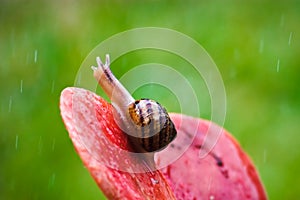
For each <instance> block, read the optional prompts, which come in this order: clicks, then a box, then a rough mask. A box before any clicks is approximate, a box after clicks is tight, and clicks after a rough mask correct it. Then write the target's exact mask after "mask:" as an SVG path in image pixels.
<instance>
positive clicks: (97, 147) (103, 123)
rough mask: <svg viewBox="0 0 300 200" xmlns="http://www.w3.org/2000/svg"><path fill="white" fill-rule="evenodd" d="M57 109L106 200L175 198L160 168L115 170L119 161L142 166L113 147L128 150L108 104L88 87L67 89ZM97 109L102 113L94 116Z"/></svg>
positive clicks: (133, 165)
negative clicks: (153, 169)
mask: <svg viewBox="0 0 300 200" xmlns="http://www.w3.org/2000/svg"><path fill="white" fill-rule="evenodd" d="M60 109H61V115H62V118H63V121H64V123H65V125H66V128H67V130H68V132H69V135H70V138H71V139H72V142H73V144H74V147H75V149H76V151H77V153H78V154H79V156H80V157H81V159H82V161H83V163H84V165H85V166H86V167H87V168H88V170H89V171H90V173H91V175H92V177H93V178H94V179H95V181H96V182H97V184H98V185H99V187H100V188H101V190H102V191H103V192H104V194H105V195H106V196H107V198H108V199H149V198H151V199H153V198H154V199H175V198H174V196H173V193H172V191H171V190H170V187H169V185H168V184H167V182H166V180H165V178H164V176H163V175H162V174H161V172H160V171H155V172H147V173H129V172H124V171H120V170H118V169H114V165H119V164H120V165H124V166H125V165H127V166H128V170H130V168H133V169H135V168H140V167H145V166H144V165H143V164H142V163H140V162H139V161H140V160H138V159H137V158H134V157H129V156H127V157H124V153H123V150H122V149H121V148H119V147H116V144H117V145H120V146H121V147H122V148H123V149H126V150H130V147H129V146H128V143H127V140H126V137H125V136H124V134H123V133H122V132H121V130H120V129H119V128H118V127H117V125H116V123H115V122H114V120H113V116H112V112H111V105H110V104H108V103H107V102H105V101H104V100H103V99H102V98H100V97H99V96H97V95H96V94H94V93H92V92H89V91H87V90H84V89H79V88H66V89H65V90H63V92H62V94H61V99H60ZM99 109H101V115H99V116H96V115H98V114H97V112H98V111H99ZM97 117H98V119H97ZM98 120H99V121H98ZM121 139H122V141H121Z"/></svg>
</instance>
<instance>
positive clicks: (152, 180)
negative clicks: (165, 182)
mask: <svg viewBox="0 0 300 200" xmlns="http://www.w3.org/2000/svg"><path fill="white" fill-rule="evenodd" d="M150 180H151V182H152V184H153V185H156V184H158V183H159V181H158V180H156V179H154V178H150Z"/></svg>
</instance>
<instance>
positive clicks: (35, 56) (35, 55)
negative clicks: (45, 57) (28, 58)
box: [34, 49, 38, 63]
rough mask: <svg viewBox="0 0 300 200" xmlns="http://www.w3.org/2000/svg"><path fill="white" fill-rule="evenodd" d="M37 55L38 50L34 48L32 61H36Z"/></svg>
mask: <svg viewBox="0 0 300 200" xmlns="http://www.w3.org/2000/svg"><path fill="white" fill-rule="evenodd" d="M37 56H38V50H37V49H36V50H35V51H34V62H35V63H36V62H37Z"/></svg>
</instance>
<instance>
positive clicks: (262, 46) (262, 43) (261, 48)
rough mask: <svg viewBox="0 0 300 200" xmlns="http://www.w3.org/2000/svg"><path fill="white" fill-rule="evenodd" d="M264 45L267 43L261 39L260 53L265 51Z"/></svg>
mask: <svg viewBox="0 0 300 200" xmlns="http://www.w3.org/2000/svg"><path fill="white" fill-rule="evenodd" d="M264 45H265V42H264V39H261V40H260V42H259V53H260V54H261V53H262V52H263V51H264Z"/></svg>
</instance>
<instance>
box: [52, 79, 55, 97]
mask: <svg viewBox="0 0 300 200" xmlns="http://www.w3.org/2000/svg"><path fill="white" fill-rule="evenodd" d="M54 87H55V80H53V81H52V86H51V93H52V94H53V93H54Z"/></svg>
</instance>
